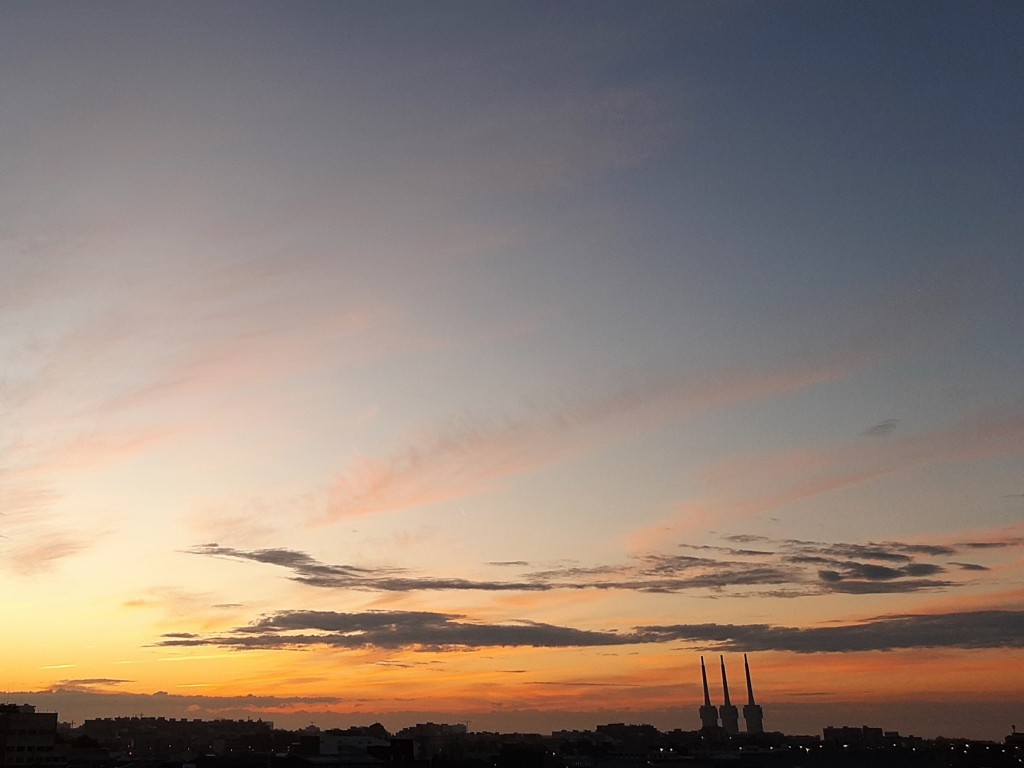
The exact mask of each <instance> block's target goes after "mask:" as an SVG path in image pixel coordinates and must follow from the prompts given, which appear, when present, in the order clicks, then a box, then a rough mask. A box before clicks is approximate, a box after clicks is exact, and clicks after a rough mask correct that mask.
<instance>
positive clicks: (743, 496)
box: [631, 409, 1024, 548]
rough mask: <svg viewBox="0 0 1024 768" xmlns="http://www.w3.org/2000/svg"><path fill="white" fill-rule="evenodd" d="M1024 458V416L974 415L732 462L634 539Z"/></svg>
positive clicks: (638, 543)
mask: <svg viewBox="0 0 1024 768" xmlns="http://www.w3.org/2000/svg"><path fill="white" fill-rule="evenodd" d="M1021 454H1024V412H1022V411H1020V410H1019V409H1007V410H1001V411H1000V410H991V411H985V412H978V413H974V414H972V415H970V416H968V417H965V418H963V419H960V420H959V421H957V422H956V423H954V424H952V425H950V426H948V427H945V428H943V429H938V430H933V431H931V432H925V433H921V434H917V435H907V436H904V437H888V438H887V439H885V440H884V441H883V440H880V441H876V440H872V441H864V440H856V441H850V442H845V443H838V444H833V445H823V446H819V447H815V448H805V449H797V450H790V451H773V452H771V453H766V454H761V455H747V456H738V457H733V458H730V459H728V460H725V461H721V462H718V463H716V464H715V465H713V466H710V467H707V468H705V469H704V470H703V471H702V472H700V473H699V474H698V475H697V477H696V481H697V482H698V483H699V484H701V485H703V486H704V487H705V488H706V490H705V491H704V493H703V494H702V495H700V496H698V497H696V498H693V499H689V500H687V501H684V502H682V503H680V504H679V505H678V506H677V511H676V513H675V514H674V515H672V516H671V517H670V518H668V519H666V520H662V521H660V522H658V523H655V524H652V525H649V526H647V527H645V528H643V529H640V530H638V531H636V532H634V533H633V534H632V537H631V539H632V542H633V545H634V546H635V547H637V548H646V547H649V546H653V542H656V541H663V540H664V539H665V537H666V536H667V535H670V534H673V533H674V534H682V533H683V532H686V531H693V530H699V529H701V528H705V527H710V526H711V525H712V524H716V525H721V524H722V522H723V521H730V520H737V519H748V518H754V517H758V516H761V515H764V514H765V513H768V512H771V511H773V510H776V509H780V508H785V507H787V506H789V505H791V504H795V503H797V502H801V501H805V500H807V499H812V498H815V497H819V496H824V495H827V494H831V493H836V492H838V491H842V490H844V489H847V488H853V487H857V486H861V485H865V484H867V483H871V482H873V481H876V480H879V479H880V478H883V477H886V476H890V475H895V474H899V473H906V472H910V471H913V470H916V469H919V468H922V467H928V466H934V465H941V464H947V463H950V462H964V461H972V460H978V459H984V458H988V457H993V456H1017V455H1021Z"/></svg>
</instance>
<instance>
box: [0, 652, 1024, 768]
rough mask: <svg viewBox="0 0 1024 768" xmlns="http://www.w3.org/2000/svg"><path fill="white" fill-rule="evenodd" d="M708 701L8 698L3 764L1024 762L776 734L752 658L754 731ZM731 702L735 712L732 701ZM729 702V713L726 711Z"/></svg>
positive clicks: (944, 767) (840, 735)
mask: <svg viewBox="0 0 1024 768" xmlns="http://www.w3.org/2000/svg"><path fill="white" fill-rule="evenodd" d="M720 664H721V669H722V686H723V690H722V694H723V702H724V703H723V704H722V706H720V707H716V706H714V705H713V704H712V703H711V695H710V689H709V687H708V682H707V670H706V668H705V666H704V660H703V659H701V677H702V682H703V693H704V703H703V705H701V706H700V707H699V714H700V722H701V727H700V728H699V729H697V730H693V731H688V730H682V729H679V730H674V731H669V732H662V731H659V730H658V729H656V728H655V727H654V726H652V725H634V724H627V723H611V724H607V725H599V726H597V727H596V729H594V730H587V731H556V732H554V733H552V734H550V735H547V736H545V735H541V734H537V733H487V732H471V731H469V729H468V727H467V725H466V724H462V723H460V724H455V725H451V724H443V723H420V724H418V725H416V726H413V727H410V728H405V729H403V730H401V731H399V732H398V733H396V734H391V733H389V732H388V731H387V729H385V727H384V726H383V725H381V724H380V723H374V724H373V725H370V726H356V727H351V728H346V729H339V728H335V729H330V730H323V731H322V730H320V729H319V728H316V727H315V726H310V727H308V728H305V729H302V730H298V731H289V730H281V729H277V728H274V726H273V723H271V722H269V721H263V720H255V721H254V720H198V719H196V720H189V719H175V718H163V717H114V718H101V719H95V720H86V721H85V722H84V723H83V724H82V725H80V726H78V727H77V728H75V727H72V726H69V725H67V724H60V725H58V723H57V715H56V714H55V713H37V712H36V711H35V709H34V708H33V707H31V706H30V705H13V704H0V768H727V767H732V768H855V767H856V768H860V767H861V766H870V768H890V767H892V768H982V767H983V766H987V767H988V768H1021V766H1022V765H1024V736H1022V735H1020V734H1016V733H1014V734H1011V735H1010V736H1008V737H1007V738H1006V739H1005V740H1004V741H1003V742H1000V743H996V742H984V741H969V740H964V739H935V740H924V739H919V738H915V737H906V736H901V735H900V734H899V733H897V732H894V731H883V730H882V729H881V728H869V727H867V726H859V727H850V726H830V727H827V728H825V729H824V732H823V738H819V737H817V736H787V735H785V734H782V733H778V732H766V731H764V727H763V712H762V710H761V706H760V705H758V704H756V703H755V701H754V691H753V685H752V683H751V678H750V665H749V663H748V661H747V659H746V657H744V670H745V672H746V682H747V701H748V703H747V704H746V705H745V706H744V707H743V720H744V724H745V726H746V729H745V731H743V732H740V731H739V724H738V717H737V715H736V714H734V713H735V712H736V707H735V706H733V705H732V704H731V701H730V698H729V693H728V679H727V677H726V674H725V661H724V659H720ZM730 708H731V709H730ZM723 710H724V713H723Z"/></svg>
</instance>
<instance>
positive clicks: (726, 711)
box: [700, 654, 764, 734]
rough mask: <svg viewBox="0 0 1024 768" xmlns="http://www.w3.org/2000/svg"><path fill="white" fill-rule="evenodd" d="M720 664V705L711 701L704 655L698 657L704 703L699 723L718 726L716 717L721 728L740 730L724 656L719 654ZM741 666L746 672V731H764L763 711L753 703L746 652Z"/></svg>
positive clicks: (736, 731) (733, 730)
mask: <svg viewBox="0 0 1024 768" xmlns="http://www.w3.org/2000/svg"><path fill="white" fill-rule="evenodd" d="M718 658H719V660H720V661H721V664H722V694H723V696H724V698H725V702H724V703H723V704H722V706H720V707H715V706H714V705H713V704H712V703H711V693H710V691H709V690H708V672H707V669H706V668H705V667H704V657H703V656H701V657H700V676H701V680H702V682H703V683H704V704H703V705H702V706H701V708H700V725H701V727H702V728H715V727H717V726H718V719H719V718H721V720H722V729H723V730H724V731H725V732H726V733H729V734H734V733H739V732H740V723H739V720H740V717H739V712H738V711H737V709H736V707H735V705H733V703H732V701H730V699H729V680H728V678H727V677H726V675H725V657H724V656H719V657H718ZM743 668H744V670H745V671H746V673H747V703H746V704H745V705H744V706H743V721H744V722H745V723H746V726H747V733H764V712H763V711H762V709H761V706H760V705H759V704H756V703H754V686H753V684H752V683H751V682H750V664H749V663H748V661H747V654H743Z"/></svg>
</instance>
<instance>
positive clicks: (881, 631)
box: [636, 611, 1024, 653]
mask: <svg viewBox="0 0 1024 768" xmlns="http://www.w3.org/2000/svg"><path fill="white" fill-rule="evenodd" d="M636 635H637V636H639V637H644V638H647V641H648V642H667V641H670V640H685V641H690V642H697V643H711V644H712V646H713V647H714V649H715V650H729V651H748V652H749V651H791V652H794V653H850V652H857V651H891V650H896V649H899V648H1024V611H973V612H958V613H944V614H902V615H892V616H881V617H877V618H873V619H869V620H867V621H864V622H859V623H855V624H844V625H838V626H835V625H833V626H827V627H779V626H772V625H768V624H746V625H734V624H690V625H687V624H680V625H676V626H672V627H664V626H660V627H658V626H655V627H638V628H637V629H636Z"/></svg>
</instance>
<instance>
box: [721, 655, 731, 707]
mask: <svg viewBox="0 0 1024 768" xmlns="http://www.w3.org/2000/svg"><path fill="white" fill-rule="evenodd" d="M718 658H719V660H720V661H721V662H722V693H723V694H725V706H727V707H731V706H732V702H731V701H729V681H728V680H727V679H726V677H725V656H719V657H718Z"/></svg>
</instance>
